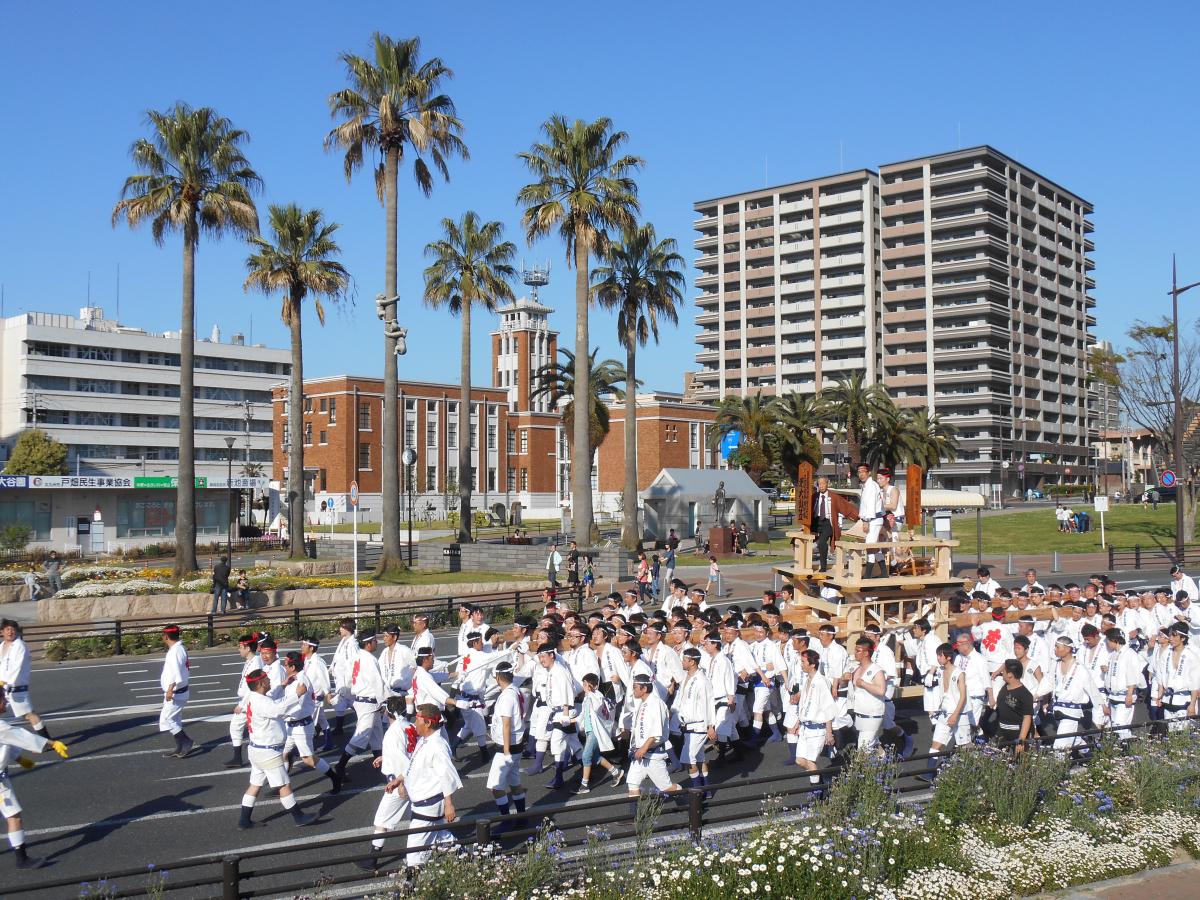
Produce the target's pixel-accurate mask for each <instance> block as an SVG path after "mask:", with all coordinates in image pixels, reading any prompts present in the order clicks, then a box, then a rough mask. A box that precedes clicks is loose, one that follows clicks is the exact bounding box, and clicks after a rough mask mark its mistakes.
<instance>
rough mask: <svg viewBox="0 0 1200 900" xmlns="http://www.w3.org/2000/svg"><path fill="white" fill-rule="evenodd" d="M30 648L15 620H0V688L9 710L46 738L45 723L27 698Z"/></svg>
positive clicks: (48, 734) (48, 733)
mask: <svg viewBox="0 0 1200 900" xmlns="http://www.w3.org/2000/svg"><path fill="white" fill-rule="evenodd" d="M29 664H30V657H29V648H28V647H27V646H25V640H24V638H23V637H22V636H21V626H20V625H18V624H17V622H16V620H15V619H3V620H0V690H2V691H4V693H5V695H6V696H7V698H8V710H9V712H11V713H12V714H13V715H14V716H16V717H18V718H24V719H25V721H26V722H28V723H29V725H30V727H32V728H33V731H34V733H35V734H37V735H38V736H40V737H44V738H47V739H49V737H50V732H49V731H47V730H46V723H45V722H43V721H42V720H41V718H40V717H39V716H38V714H37V713H36V712H34V711H33V701H32V700H31V699H30V694H29V683H30V677H29V676H30V665H29Z"/></svg>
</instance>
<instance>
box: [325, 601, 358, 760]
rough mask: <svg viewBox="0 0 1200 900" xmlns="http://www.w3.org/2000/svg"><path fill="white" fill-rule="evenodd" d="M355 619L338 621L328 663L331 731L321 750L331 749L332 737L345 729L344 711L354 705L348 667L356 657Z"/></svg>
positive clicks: (347, 710)
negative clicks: (331, 714)
mask: <svg viewBox="0 0 1200 900" xmlns="http://www.w3.org/2000/svg"><path fill="white" fill-rule="evenodd" d="M355 635H356V625H355V621H354V620H353V619H351V618H345V619H342V620H341V621H340V622H338V645H337V647H336V648H335V649H334V651H333V660H332V661H331V662H330V664H329V675H330V680H331V682H332V684H333V687H332V689H331V691H330V695H329V697H328V698H327V699H328V700H329V703H330V705H331V706H333V731H332V732H326V735H325V746H324V747H323V748H322V749H323V750H332V749H333V738H334V737H335V736H337V737H341V735H342V734H344V733H345V729H346V713H348V712H349V711H350V707H352V706H353V705H354V697H353V696H351V694H350V686H349V685H350V669H351V667H353V665H354V660H355V659H357V658H358V638H357V637H356V636H355Z"/></svg>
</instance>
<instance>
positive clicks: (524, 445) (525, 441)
mask: <svg viewBox="0 0 1200 900" xmlns="http://www.w3.org/2000/svg"><path fill="white" fill-rule="evenodd" d="M521 452H522V453H528V452H529V429H528V428H522V429H521Z"/></svg>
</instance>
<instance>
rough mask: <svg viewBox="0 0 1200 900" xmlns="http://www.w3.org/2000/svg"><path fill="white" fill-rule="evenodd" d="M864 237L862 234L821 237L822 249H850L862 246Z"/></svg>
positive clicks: (852, 233)
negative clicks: (850, 247)
mask: <svg viewBox="0 0 1200 900" xmlns="http://www.w3.org/2000/svg"><path fill="white" fill-rule="evenodd" d="M862 244H863V236H862V233H861V232H850V233H849V234H834V235H824V234H823V235H821V249H822V250H824V249H825V248H826V247H849V246H851V245H853V246H862Z"/></svg>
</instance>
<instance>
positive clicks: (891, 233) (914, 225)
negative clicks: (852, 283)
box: [822, 222, 925, 250]
mask: <svg viewBox="0 0 1200 900" xmlns="http://www.w3.org/2000/svg"><path fill="white" fill-rule="evenodd" d="M924 234H925V223H924V222H909V223H908V224H906V225H884V226H883V237H884V238H885V239H886V238H898V237H914V236H917V235H924ZM822 243H824V241H822ZM904 249H905V250H908V249H909V248H908V247H905V248H904Z"/></svg>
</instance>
